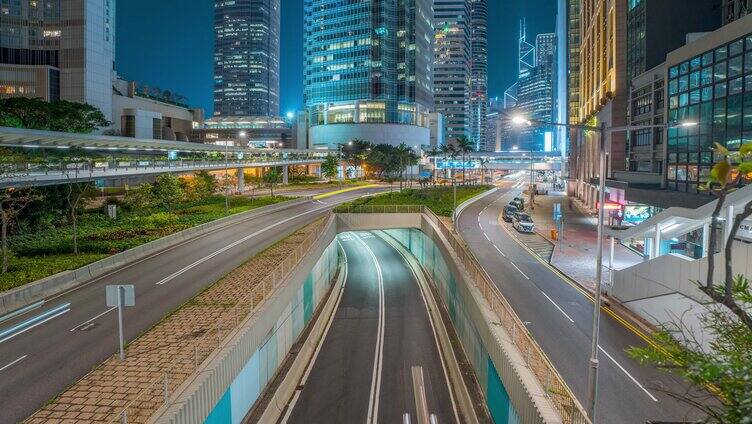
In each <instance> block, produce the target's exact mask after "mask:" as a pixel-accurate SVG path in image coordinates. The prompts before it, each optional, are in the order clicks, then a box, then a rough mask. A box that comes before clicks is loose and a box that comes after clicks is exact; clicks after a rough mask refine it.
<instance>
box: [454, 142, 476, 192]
mask: <svg viewBox="0 0 752 424" xmlns="http://www.w3.org/2000/svg"><path fill="white" fill-rule="evenodd" d="M473 147H474V146H473V143H472V142H471V141H470V139H469V138H467V136H464V135H461V136H459V137H457V150H458V151H459V152H460V154H462V184H465V182H466V181H467V176H466V175H465V155H466V154H468V153H470V152H472V151H473V150H474V149H473Z"/></svg>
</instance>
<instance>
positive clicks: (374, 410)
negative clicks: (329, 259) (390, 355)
mask: <svg viewBox="0 0 752 424" xmlns="http://www.w3.org/2000/svg"><path fill="white" fill-rule="evenodd" d="M355 238H356V239H358V241H360V243H361V244H363V247H365V248H366V251H368V254H369V255H370V256H371V259H372V260H373V263H374V265H375V266H376V277H377V279H378V282H379V320H378V329H377V333H378V334H377V336H376V349H375V352H374V362H373V375H372V376H371V393H370V396H369V401H368V416H367V418H366V423H368V424H376V423H378V421H379V397H380V393H381V369H382V366H383V359H384V327H385V319H384V313H385V307H384V277H383V275H382V274H381V265H379V260H378V258H376V255H375V254H374V253H373V250H371V248H370V247H368V245H367V244H366V242H364V241H363V239H361V238H360V236H359V235H358V234H357V233H355Z"/></svg>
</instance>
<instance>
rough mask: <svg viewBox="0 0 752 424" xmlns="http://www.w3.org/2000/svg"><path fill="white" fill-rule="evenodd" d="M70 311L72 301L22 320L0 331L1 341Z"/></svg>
mask: <svg viewBox="0 0 752 424" xmlns="http://www.w3.org/2000/svg"><path fill="white" fill-rule="evenodd" d="M69 311H70V302H69V303H63V304H62V305H58V306H56V307H54V308H52V309H49V310H47V311H45V312H43V313H41V314H39V315H37V316H35V317H33V318H29V319H27V320H25V321H23V322H20V323H18V324H16V325H14V326H13V327H10V328H8V329H6V330H2V331H0V343H3V342H5V341H7V340H10V339H12V338H14V337H16V336H18V335H19V334H23V333H25V332H27V331H29V330H31V329H32V328H34V327H37V326H40V325H42V324H44V323H45V322H47V321H49V320H51V319H55V318H57V317H59V316H60V315H63V314H64V313H66V312H69Z"/></svg>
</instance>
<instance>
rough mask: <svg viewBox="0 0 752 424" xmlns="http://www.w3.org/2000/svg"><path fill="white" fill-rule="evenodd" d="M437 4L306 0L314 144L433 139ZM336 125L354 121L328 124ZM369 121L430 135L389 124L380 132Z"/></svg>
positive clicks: (423, 0)
mask: <svg viewBox="0 0 752 424" xmlns="http://www.w3.org/2000/svg"><path fill="white" fill-rule="evenodd" d="M431 3H432V2H431V1H430V0H397V1H394V0H373V1H370V2H342V1H341V0H305V2H304V16H305V22H304V31H305V43H304V60H305V64H304V69H305V75H304V78H305V79H304V84H305V87H304V96H305V107H306V110H307V112H308V114H309V122H310V126H311V139H312V140H311V142H312V144H313V145H314V146H315V145H319V144H329V145H331V144H333V143H341V142H345V141H347V138H365V139H367V140H368V141H371V142H374V143H381V142H392V143H398V142H402V141H404V142H411V144H415V143H420V144H427V143H428V139H427V134H428V132H427V128H428V111H429V109H430V107H431V104H432V103H433V95H432V91H431V87H432V82H431V69H432V58H433V56H432V51H431V37H432V35H433V30H432V26H431V16H432V10H431ZM335 124H346V125H347V126H344V125H343V126H339V127H338V128H336V129H333V128H327V129H326V130H324V128H325V127H335V126H336V125H335ZM362 124H382V125H386V124H401V125H406V126H417V127H422V128H425V129H426V140H425V143H423V142H422V141H417V140H407V139H406V138H405V137H406V136H399V137H397V139H392V138H393V136H394V134H391V133H390V131H389V128H387V127H385V126H382V127H381V128H380V130H379V132H378V133H376V132H372V130H373V128H372V127H368V128H370V129H366V127H367V126H366V125H362ZM319 127H320V128H319ZM385 131H386V132H385ZM421 132H422V131H421ZM376 138H379V139H376ZM407 138H409V137H407ZM412 142H414V143H412Z"/></svg>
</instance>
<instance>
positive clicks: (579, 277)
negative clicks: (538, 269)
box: [531, 191, 642, 290]
mask: <svg viewBox="0 0 752 424" xmlns="http://www.w3.org/2000/svg"><path fill="white" fill-rule="evenodd" d="M555 203H560V204H561V212H562V215H563V217H564V231H563V232H562V234H560V235H559V241H554V240H553V239H552V238H551V233H550V230H551V228H554V227H555V224H554V220H553V209H554V204H555ZM531 214H532V215H533V220H534V221H535V227H536V231H537V232H538V233H539V234H540V235H541V236H543V237H545V238H546V239H548V240H549V241H551V242H553V243H554V250H553V254H552V256H551V261H550V262H551V264H552V265H554V266H555V267H557V268H558V269H559V270H561V271H562V272H563V273H564V274H566V275H568V276H569V277H571V278H573V279H574V280H576V281H577V282H578V283H580V284H581V285H582V286H584V287H586V288H588V289H590V290H594V289H595V270H596V252H597V248H596V243H597V238H598V237H597V231H596V224H597V218H596V217H595V216H594V215H592V214H590V213H589V212H587V211H586V210H585V208H584V206H583V205H582V204H581V203H580V202H579V201H578V200H573V202H572V209H570V207H569V198H568V197H567V196H566V194H565V193H563V192H553V191H552V192H550V194H549V195H547V196H536V197H535V209H534V210H533V211H532V212H531ZM603 247H604V248H603V281H604V282H608V280H609V270H608V259H609V254H610V248H609V244H608V242H605V243H604V246H603ZM641 261H642V257H640V255H638V254H637V253H635V252H633V251H632V250H629V249H627V248H626V247H624V246H622V245H620V244H616V246H615V248H614V269H622V268H626V267H629V266H632V265H634V264H636V263H639V262H641Z"/></svg>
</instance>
